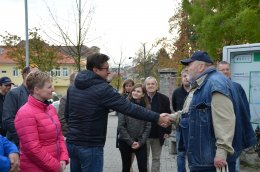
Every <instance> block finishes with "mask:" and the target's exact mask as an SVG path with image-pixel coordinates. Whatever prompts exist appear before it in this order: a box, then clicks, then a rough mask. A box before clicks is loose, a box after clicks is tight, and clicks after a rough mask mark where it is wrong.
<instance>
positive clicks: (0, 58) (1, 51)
mask: <svg viewBox="0 0 260 172" xmlns="http://www.w3.org/2000/svg"><path fill="white" fill-rule="evenodd" d="M7 52H8V49H7V48H4V47H0V64H16V62H14V61H13V60H12V59H10V58H9V57H8V56H7Z"/></svg>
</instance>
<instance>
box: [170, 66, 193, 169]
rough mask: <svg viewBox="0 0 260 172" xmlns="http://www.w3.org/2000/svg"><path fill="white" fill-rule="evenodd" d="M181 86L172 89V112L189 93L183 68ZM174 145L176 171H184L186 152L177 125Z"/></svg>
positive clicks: (180, 108) (177, 108) (176, 109)
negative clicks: (175, 148)
mask: <svg viewBox="0 0 260 172" xmlns="http://www.w3.org/2000/svg"><path fill="white" fill-rule="evenodd" d="M181 83H182V84H181V86H180V87H179V88H177V89H176V90H174V92H173V94H172V109H173V110H174V112H177V111H180V110H182V108H183V104H184V102H185V100H186V97H187V96H188V94H189V90H190V83H189V81H188V70H187V69H186V68H184V69H183V70H182V71H181ZM176 145H177V171H178V172H186V160H185V159H186V158H185V157H186V152H185V149H184V145H183V140H182V138H181V133H180V129H179V125H177V126H176Z"/></svg>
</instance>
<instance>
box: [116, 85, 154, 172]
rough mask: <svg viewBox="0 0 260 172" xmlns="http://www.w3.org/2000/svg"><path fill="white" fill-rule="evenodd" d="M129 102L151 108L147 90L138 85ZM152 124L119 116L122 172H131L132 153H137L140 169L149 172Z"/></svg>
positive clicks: (122, 115) (131, 93)
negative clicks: (148, 140)
mask: <svg viewBox="0 0 260 172" xmlns="http://www.w3.org/2000/svg"><path fill="white" fill-rule="evenodd" d="M129 100H130V101H131V102H133V103H135V104H138V105H140V106H143V107H145V108H150V104H149V100H148V98H147V94H146V91H145V88H144V87H143V85H142V84H136V85H135V86H134V87H133V88H132V90H131V92H130V93H129ZM150 129H151V123H150V122H147V121H142V120H138V119H135V118H132V117H129V116H125V115H124V114H121V113H119V115H118V131H119V138H118V139H119V150H120V153H121V157H122V164H123V165H122V172H130V167H131V165H132V153H135V155H136V159H137V164H138V169H139V171H140V172H147V146H146V140H147V138H148V136H149V134H150Z"/></svg>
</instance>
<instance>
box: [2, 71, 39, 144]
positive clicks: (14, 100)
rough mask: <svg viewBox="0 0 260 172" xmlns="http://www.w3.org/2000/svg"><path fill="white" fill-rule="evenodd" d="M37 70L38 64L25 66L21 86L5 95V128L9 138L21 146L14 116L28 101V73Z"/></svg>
mask: <svg viewBox="0 0 260 172" xmlns="http://www.w3.org/2000/svg"><path fill="white" fill-rule="evenodd" d="M37 70H38V68H37V66H32V67H25V68H24V69H23V70H22V76H23V83H22V84H21V85H20V86H19V87H17V88H14V89H12V90H10V91H9V92H8V93H7V94H6V96H5V101H4V106H3V116H2V119H3V124H4V129H5V130H6V137H7V139H8V140H10V141H12V142H13V143H14V144H15V145H16V146H17V147H19V139H18V136H17V133H16V131H15V127H14V118H15V115H16V113H17V111H18V110H19V109H20V107H22V106H23V105H24V104H25V103H26V102H27V99H28V96H29V91H28V89H27V86H26V79H27V75H28V74H29V73H30V72H34V71H37Z"/></svg>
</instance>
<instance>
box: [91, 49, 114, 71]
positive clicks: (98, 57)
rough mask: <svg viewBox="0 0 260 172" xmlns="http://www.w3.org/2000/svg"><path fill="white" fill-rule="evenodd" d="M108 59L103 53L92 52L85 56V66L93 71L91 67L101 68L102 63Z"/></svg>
mask: <svg viewBox="0 0 260 172" xmlns="http://www.w3.org/2000/svg"><path fill="white" fill-rule="evenodd" d="M108 60H109V57H108V56H107V55H105V54H100V53H97V54H93V55H91V56H88V57H87V65H86V68H87V69H88V70H91V71H93V68H94V67H95V68H98V69H101V68H102V65H103V64H104V63H105V62H107V61H108Z"/></svg>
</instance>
